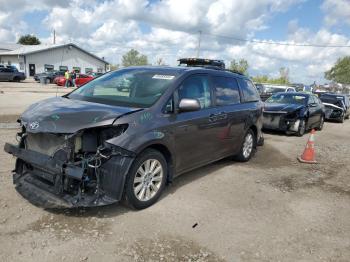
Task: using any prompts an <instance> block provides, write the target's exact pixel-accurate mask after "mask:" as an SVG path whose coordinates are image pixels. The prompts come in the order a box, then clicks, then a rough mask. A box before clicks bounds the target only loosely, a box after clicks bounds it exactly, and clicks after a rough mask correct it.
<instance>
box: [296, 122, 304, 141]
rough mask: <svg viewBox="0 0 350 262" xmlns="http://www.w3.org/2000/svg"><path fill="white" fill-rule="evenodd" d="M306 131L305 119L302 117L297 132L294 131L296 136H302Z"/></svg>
mask: <svg viewBox="0 0 350 262" xmlns="http://www.w3.org/2000/svg"><path fill="white" fill-rule="evenodd" d="M305 132H306V121H305V120H304V119H302V120H300V124H299V128H298V132H297V133H296V135H297V136H300V137H301V136H303V135H304V134H305Z"/></svg>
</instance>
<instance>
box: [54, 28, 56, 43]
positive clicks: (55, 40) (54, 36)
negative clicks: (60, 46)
mask: <svg viewBox="0 0 350 262" xmlns="http://www.w3.org/2000/svg"><path fill="white" fill-rule="evenodd" d="M53 44H54V45H55V44H56V30H55V29H54V30H53Z"/></svg>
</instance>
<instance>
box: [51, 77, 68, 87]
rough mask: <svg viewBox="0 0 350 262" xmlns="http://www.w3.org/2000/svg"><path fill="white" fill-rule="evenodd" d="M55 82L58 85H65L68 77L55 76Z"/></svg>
mask: <svg viewBox="0 0 350 262" xmlns="http://www.w3.org/2000/svg"><path fill="white" fill-rule="evenodd" d="M53 82H54V83H55V84H56V85H58V86H64V84H65V83H66V79H65V77H64V76H57V77H55V79H54V80H53Z"/></svg>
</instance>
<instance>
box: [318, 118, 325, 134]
mask: <svg viewBox="0 0 350 262" xmlns="http://www.w3.org/2000/svg"><path fill="white" fill-rule="evenodd" d="M323 125H324V116H321V118H320V122H319V123H318V126H317V127H316V130H318V131H321V130H322V129H323Z"/></svg>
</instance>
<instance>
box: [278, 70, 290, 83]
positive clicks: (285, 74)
mask: <svg viewBox="0 0 350 262" xmlns="http://www.w3.org/2000/svg"><path fill="white" fill-rule="evenodd" d="M279 81H280V82H281V84H288V83H289V68H286V67H281V68H280V78H279Z"/></svg>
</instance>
